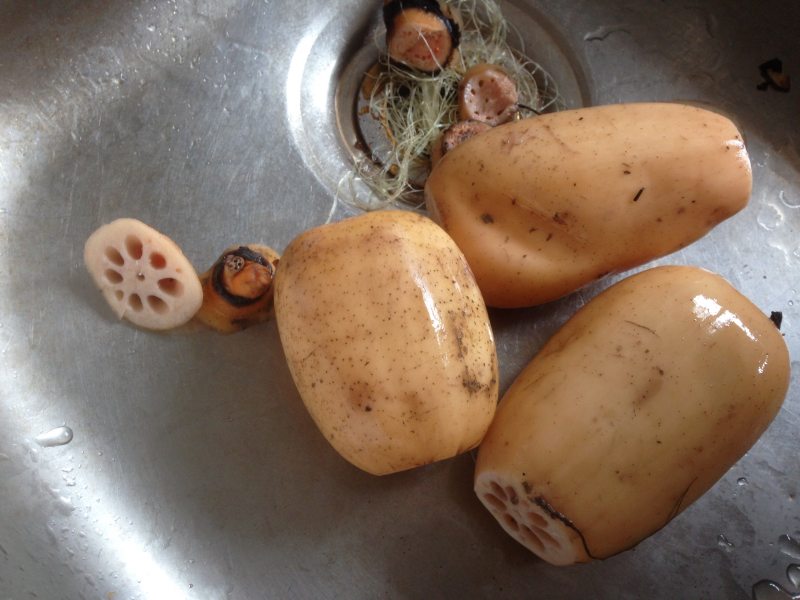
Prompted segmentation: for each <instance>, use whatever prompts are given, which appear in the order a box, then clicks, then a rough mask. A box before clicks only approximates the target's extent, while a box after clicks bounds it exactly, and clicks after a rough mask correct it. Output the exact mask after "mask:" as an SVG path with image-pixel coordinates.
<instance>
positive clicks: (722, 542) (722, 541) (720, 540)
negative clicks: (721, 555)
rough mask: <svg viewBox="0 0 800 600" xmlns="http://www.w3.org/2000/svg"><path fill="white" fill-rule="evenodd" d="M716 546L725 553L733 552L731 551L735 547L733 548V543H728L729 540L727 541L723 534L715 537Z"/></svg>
mask: <svg viewBox="0 0 800 600" xmlns="http://www.w3.org/2000/svg"><path fill="white" fill-rule="evenodd" d="M717 546H719V547H720V548H722V549H723V550H725V552H733V549H734V548H735V547H736V546H734V545H733V542H731V541H730V540H729V539H728V538H727V537H726V536H725V534H724V533H720V534H719V535H718V536H717Z"/></svg>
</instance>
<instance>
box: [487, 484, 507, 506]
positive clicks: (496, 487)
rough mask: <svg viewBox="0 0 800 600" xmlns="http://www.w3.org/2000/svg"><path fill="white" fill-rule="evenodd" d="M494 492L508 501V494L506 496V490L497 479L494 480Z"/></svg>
mask: <svg viewBox="0 0 800 600" xmlns="http://www.w3.org/2000/svg"><path fill="white" fill-rule="evenodd" d="M491 485H492V493H493V494H494V495H495V496H497V497H498V498H500V499H501V500H503V501H504V502H508V496H506V493H505V491H504V490H503V488H501V487H500V486H499V485H498V484H497V482H496V481H493V482H492V484H491Z"/></svg>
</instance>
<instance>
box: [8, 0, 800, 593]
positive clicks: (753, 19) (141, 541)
mask: <svg viewBox="0 0 800 600" xmlns="http://www.w3.org/2000/svg"><path fill="white" fill-rule="evenodd" d="M379 5H380V3H379V2H377V1H376V2H371V3H365V2H360V1H356V0H341V1H339V2H336V3H332V2H322V1H309V0H294V1H293V2H289V1H285V0H264V1H255V0H253V1H240V0H213V1H212V0H196V1H191V0H171V1H164V2H156V1H150V2H144V1H137V0H131V1H128V2H101V1H99V0H88V1H84V2H77V1H75V0H65V1H63V2H26V1H22V0H9V1H7V2H5V3H3V4H0V365H2V367H1V368H0V598H3V599H5V598H15V599H16V598H70V599H71V598H103V599H111V598H114V599H117V600H121V599H123V598H124V599H128V598H182V597H187V598H262V597H270V598H292V597H298V598H300V597H302V598H329V597H330V598H341V597H345V598H376V597H391V598H405V597H414V598H417V597H419V598H423V597H424V598H428V597H445V598H450V597H452V598H462V597H509V598H521V597H524V598H586V597H591V598H613V599H619V598H641V597H650V598H670V599H671V598H747V597H749V595H750V594H751V588H752V586H753V584H754V583H756V582H757V581H759V580H761V579H765V578H766V579H770V580H773V581H774V582H776V583H777V584H780V585H781V586H783V587H785V588H787V589H789V590H791V589H793V588H792V586H791V585H790V583H789V582H788V581H787V579H786V577H785V569H786V567H787V566H788V565H789V564H790V563H792V562H800V546H796V547H793V546H792V540H791V539H790V538H786V537H782V536H787V535H788V536H798V537H800V507H798V499H797V494H798V487H800V462H798V460H797V456H798V454H800V435H798V430H799V429H800V392H798V376H797V372H798V371H800V369H798V362H797V360H798V358H797V357H798V356H800V335H798V327H800V292H799V291H798V290H800V236H799V235H798V234H799V233H800V117H799V116H798V115H800V102H799V101H798V91H800V90H798V89H794V90H792V91H791V92H789V93H781V92H778V91H776V90H774V89H767V90H763V91H761V90H758V89H757V88H756V86H757V84H759V83H760V82H761V77H760V75H759V70H758V66H759V64H761V63H762V62H764V61H766V60H768V59H771V58H775V57H777V58H780V59H782V60H783V64H784V66H785V68H786V69H787V71H789V73H790V74H791V75H793V76H794V77H795V79H796V80H798V82H800V37H798V36H797V29H798V26H799V25H800V4H798V3H797V2H792V1H791V0H786V1H784V2H779V1H777V0H771V1H765V2H759V3H745V2H722V1H717V2H714V1H711V0H709V1H707V2H680V3H678V2H668V3H667V2H648V3H643V2H633V1H628V2H626V1H624V0H623V1H615V2H611V1H605V0H599V1H589V0H573V1H572V2H569V3H565V2H558V1H556V0H541V1H540V0H529V1H524V0H512V1H510V2H508V3H506V4H504V6H505V8H506V10H507V11H509V13H510V14H513V15H516V16H515V18H514V21H515V23H517V25H518V27H519V28H520V31H521V33H522V36H523V38H525V39H526V41H527V42H528V44H529V51H530V52H531V53H532V54H534V55H535V57H536V58H537V59H538V60H539V61H540V62H541V63H542V64H543V65H544V66H545V67H547V68H548V69H549V70H551V72H552V74H553V75H554V76H555V77H556V79H557V80H558V81H559V82H560V83H562V91H563V93H564V96H565V98H566V99H567V102H568V104H569V105H571V106H579V105H581V104H605V103H612V102H622V101H636V100H686V101H698V102H704V103H708V104H711V105H713V106H716V107H718V109H719V110H722V111H724V112H726V113H727V114H729V115H731V116H732V117H733V118H734V119H735V120H737V122H738V123H739V124H740V126H741V128H742V129H743V130H744V131H745V134H746V139H747V143H748V146H749V149H750V153H751V157H752V160H753V168H754V178H755V186H754V191H753V196H752V200H751V202H750V205H749V207H748V208H747V209H746V210H745V211H743V212H742V213H740V214H739V215H737V216H736V217H734V218H733V219H731V220H730V221H728V222H726V223H724V224H722V225H721V226H720V227H718V228H717V229H715V230H714V231H713V232H712V233H711V234H710V235H708V236H707V237H706V238H704V239H703V240H701V241H699V242H697V243H696V244H694V245H692V246H691V247H689V248H687V249H686V250H684V251H681V252H679V253H677V254H674V255H672V256H669V257H667V258H665V259H663V260H661V261H658V262H659V263H662V264H663V263H681V264H696V265H700V266H704V267H707V268H709V269H712V270H715V271H717V272H720V273H721V274H723V275H724V276H725V277H727V278H728V279H730V280H731V281H732V282H733V283H734V285H736V286H737V287H738V288H739V289H740V290H741V291H742V292H744V293H745V294H746V295H748V296H749V297H750V298H751V299H752V300H753V301H754V302H755V303H756V304H757V305H758V306H760V307H761V308H762V309H763V310H764V311H765V312H770V311H782V313H783V331H784V332H785V337H786V341H787V342H788V344H789V346H790V351H791V352H792V355H793V357H794V362H793V367H794V375H793V377H792V387H791V390H790V394H789V397H788V398H787V400H786V403H785V405H784V407H783V409H782V411H781V413H780V414H779V415H778V418H777V419H776V420H775V422H774V423H773V424H772V426H771V427H770V429H769V430H768V431H767V433H766V434H765V435H764V436H763V438H762V439H761V440H760V441H759V442H758V444H757V445H756V446H755V447H754V448H753V449H752V450H751V451H750V452H749V453H748V454H747V455H746V456H745V457H744V458H743V459H742V460H741V461H739V462H738V463H737V464H736V465H735V466H734V467H733V468H732V469H731V470H730V471H729V472H728V474H727V475H726V476H725V477H724V478H723V479H722V480H721V481H720V482H719V483H718V484H717V485H716V486H715V487H714V488H713V489H712V490H711V491H710V492H709V493H708V494H706V495H705V496H704V497H703V498H702V499H701V500H700V501H698V502H697V503H696V504H695V505H694V506H692V507H691V508H690V509H689V510H687V511H686V512H684V513H683V514H682V515H680V516H679V517H678V518H677V519H676V520H675V521H673V522H672V523H671V524H670V525H669V526H667V527H666V528H664V529H663V530H661V531H660V532H658V533H657V534H656V535H654V536H652V537H651V538H649V539H648V540H646V541H645V542H644V543H642V544H641V545H639V546H638V547H637V548H636V549H635V550H633V551H629V552H626V553H623V554H621V555H619V556H617V557H614V558H612V559H609V560H607V561H605V562H600V563H595V564H590V565H584V566H580V567H573V568H555V567H551V566H549V565H547V564H545V563H543V562H541V561H539V560H537V559H536V558H535V557H534V556H533V555H531V554H529V553H528V552H527V551H526V550H524V549H523V548H522V547H521V546H519V545H517V544H516V542H514V541H513V540H512V539H511V538H509V537H508V536H506V534H505V533H503V532H502V531H501V529H500V528H499V527H498V526H497V525H496V523H495V522H494V520H493V519H492V517H491V516H490V515H489V514H488V513H487V512H486V511H485V510H484V509H483V508H482V507H481V506H480V504H479V502H478V500H477V499H476V497H475V496H474V495H473V493H472V491H471V478H472V469H473V458H472V457H471V456H470V455H469V454H467V455H463V456H461V457H458V458H456V459H453V460H449V461H446V462H443V463H439V464H434V465H431V466H428V467H425V468H422V469H418V470H415V471H412V472H407V473H402V474H398V475H394V476H389V477H383V478H374V477H371V476H368V475H366V474H363V473H361V472H359V471H357V470H356V469H355V468H353V467H351V466H350V465H349V464H347V463H346V462H345V461H343V460H342V459H341V458H339V457H338V455H336V454H335V453H334V451H333V450H332V449H331V448H330V447H329V446H328V444H327V443H326V442H325V440H324V439H323V438H322V436H321V435H320V434H319V433H318V432H317V430H316V428H315V426H314V424H313V423H312V421H311V419H310V418H309V416H308V415H307V413H306V411H305V409H304V408H303V406H302V403H301V401H300V399H299V397H298V395H297V392H296V391H295V389H294V386H293V384H292V381H291V378H290V375H289V372H288V369H287V367H286V365H285V361H284V359H283V354H282V351H281V347H280V343H279V340H278V335H277V330H276V327H275V324H274V323H270V324H267V325H264V326H260V327H256V328H253V329H250V330H247V331H246V332H244V333H241V334H237V335H233V336H227V337H225V336H219V335H215V334H212V333H209V332H199V333H193V334H172V335H158V334H152V333H146V332H143V331H139V330H136V329H134V328H132V327H130V326H128V325H126V324H124V323H120V322H117V321H116V320H115V319H114V317H113V315H112V314H111V311H110V310H109V309H108V307H107V306H106V305H105V303H104V301H103V300H102V297H101V296H100V294H99V293H97V291H96V290H95V289H94V288H93V285H92V284H91V281H90V278H89V276H88V274H87V273H86V271H85V269H84V267H83V262H82V249H83V244H84V241H85V240H86V238H87V236H88V235H89V234H90V233H91V232H92V231H93V230H94V229H95V228H96V227H98V226H99V225H100V224H102V223H104V222H108V221H110V220H112V219H114V218H116V217H120V216H131V217H135V218H139V219H141V220H143V221H145V222H147V223H150V224H152V225H154V226H155V227H157V228H158V229H159V230H161V231H163V232H164V233H166V234H167V235H169V236H171V237H172V238H173V239H174V240H175V241H176V242H177V243H178V244H179V245H180V246H181V247H182V248H183V250H184V252H185V254H186V255H187V257H189V259H190V260H191V261H192V262H193V263H194V264H195V266H196V267H197V268H198V269H199V270H204V269H205V268H207V267H208V266H209V265H210V264H211V262H212V261H213V260H214V259H215V258H216V256H217V255H218V254H219V253H220V252H221V251H222V250H223V249H224V248H225V247H227V246H229V245H231V244H234V243H247V242H262V243H266V244H269V245H272V246H274V247H275V248H277V249H279V250H280V249H282V248H283V247H284V246H285V245H286V244H287V243H288V242H289V241H290V240H291V239H292V238H293V237H294V236H295V235H296V234H298V233H299V232H301V231H303V230H305V229H307V228H309V227H311V226H315V225H319V224H321V223H323V222H325V221H326V220H328V219H334V220H336V219H340V218H342V217H344V216H347V215H351V214H354V213H355V212H356V211H355V209H353V208H350V207H349V206H348V205H346V204H344V203H342V202H337V201H336V197H337V194H339V193H340V184H341V182H342V181H343V178H346V176H347V173H348V172H349V169H350V163H349V149H348V144H349V137H348V136H349V135H350V134H351V133H352V123H350V122H348V118H349V117H348V115H349V113H348V107H347V105H346V101H347V94H344V92H343V90H347V89H348V86H350V87H352V85H353V81H352V77H353V73H354V72H355V71H354V66H353V64H354V61H357V60H363V54H362V53H363V52H369V51H370V50H366V51H365V50H364V48H365V47H369V46H370V44H372V43H373V41H372V39H373V32H374V29H375V27H376V26H377V24H378V23H379V15H378V13H379ZM343 94H344V95H343ZM343 103H344V104H343ZM609 283H610V281H606V282H603V283H601V284H597V285H595V286H592V287H590V288H587V289H585V290H583V291H581V292H579V293H576V294H574V295H572V296H571V297H569V298H566V299H564V300H562V301H560V302H557V303H553V304H551V305H547V306H544V307H540V308H536V309H530V310H515V311H495V312H493V314H492V321H493V325H494V326H495V330H496V334H497V341H498V347H499V351H500V359H501V376H502V388H503V389H505V388H506V387H507V386H508V385H509V383H510V382H511V380H512V379H513V378H514V376H515V375H516V374H517V373H518V372H519V370H520V369H521V367H522V366H523V365H524V364H525V363H527V362H528V360H530V358H531V357H532V356H533V355H534V353H535V352H536V351H537V349H538V348H539V347H540V346H541V345H542V343H543V342H544V341H545V340H546V339H547V337H548V336H549V335H550V334H551V333H553V332H554V331H555V330H556V328H557V327H558V326H559V325H560V324H561V323H562V322H563V321H564V320H565V319H567V318H568V317H569V315H571V314H572V313H573V312H574V310H575V309H576V308H577V307H579V306H580V305H582V304H583V303H585V302H586V301H587V300H588V299H589V298H591V297H592V296H593V295H594V294H596V293H597V292H598V291H599V290H600V289H601V288H603V287H605V286H606V285H608V284H609ZM61 426H66V427H68V428H70V430H71V431H72V432H73V435H72V438H71V440H70V441H68V442H67V440H68V438H69V437H70V436H69V434H68V433H69V432H68V431H67V430H60V431H56V432H55V433H53V434H52V435H51V436H50V437H47V436H44V437H38V441H37V436H40V435H41V434H45V433H47V432H49V431H51V430H52V429H54V428H58V427H61ZM59 436H60V437H59ZM64 442H67V443H64ZM792 552H794V553H795V554H794V556H793V557H792V556H791V554H792Z"/></svg>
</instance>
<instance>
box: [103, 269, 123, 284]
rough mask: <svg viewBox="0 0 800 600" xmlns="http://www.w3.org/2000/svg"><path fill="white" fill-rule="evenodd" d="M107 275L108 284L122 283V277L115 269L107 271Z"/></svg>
mask: <svg viewBox="0 0 800 600" xmlns="http://www.w3.org/2000/svg"><path fill="white" fill-rule="evenodd" d="M105 275H106V280H107V281H108V283H120V282H121V281H122V275H120V274H119V273H117V272H116V271H115V270H114V269H106V273H105Z"/></svg>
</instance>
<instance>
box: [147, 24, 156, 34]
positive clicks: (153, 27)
mask: <svg viewBox="0 0 800 600" xmlns="http://www.w3.org/2000/svg"><path fill="white" fill-rule="evenodd" d="M155 30H156V26H155V25H148V26H147V31H149V32H150V33H153V32H154V31H155Z"/></svg>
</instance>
